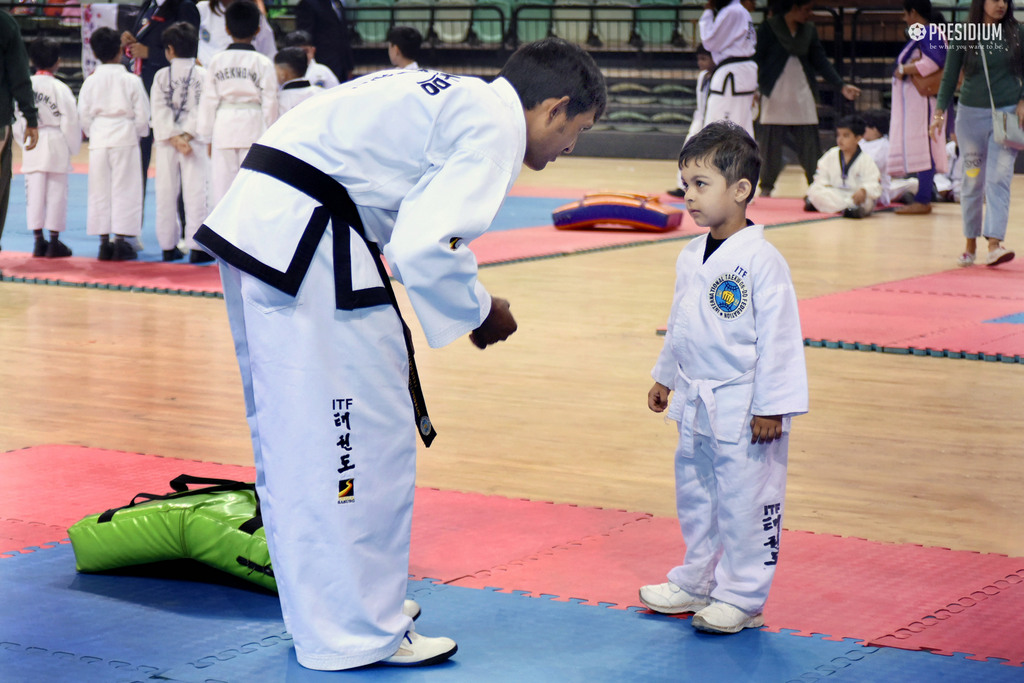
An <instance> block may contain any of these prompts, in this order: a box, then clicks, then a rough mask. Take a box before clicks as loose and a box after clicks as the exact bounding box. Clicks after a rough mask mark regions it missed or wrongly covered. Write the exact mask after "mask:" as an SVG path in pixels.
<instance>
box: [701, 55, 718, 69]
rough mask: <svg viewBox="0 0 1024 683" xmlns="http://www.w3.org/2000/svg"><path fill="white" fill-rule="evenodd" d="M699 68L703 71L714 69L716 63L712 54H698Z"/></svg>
mask: <svg viewBox="0 0 1024 683" xmlns="http://www.w3.org/2000/svg"><path fill="white" fill-rule="evenodd" d="M697 68H698V69H700V70H701V71H710V70H711V69H714V68H715V63H714V61H712V59H711V55H705V54H699V55H697Z"/></svg>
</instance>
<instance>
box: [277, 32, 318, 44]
mask: <svg viewBox="0 0 1024 683" xmlns="http://www.w3.org/2000/svg"><path fill="white" fill-rule="evenodd" d="M284 46H285V47H313V36H312V35H310V33H309V31H303V30H298V31H292V32H291V33H289V34H287V35H286V36H285V37H284Z"/></svg>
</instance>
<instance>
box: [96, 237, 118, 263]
mask: <svg viewBox="0 0 1024 683" xmlns="http://www.w3.org/2000/svg"><path fill="white" fill-rule="evenodd" d="M96 258H98V259H99V260H100V261H112V260H114V243H113V242H100V253H99V254H98V255H97V256H96Z"/></svg>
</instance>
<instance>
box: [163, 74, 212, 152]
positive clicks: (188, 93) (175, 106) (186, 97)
mask: <svg viewBox="0 0 1024 683" xmlns="http://www.w3.org/2000/svg"><path fill="white" fill-rule="evenodd" d="M205 77H206V69H204V68H203V67H202V66H200V65H198V64H196V60H194V59H173V60H171V64H170V66H165V67H164V68H162V69H160V70H159V71H157V72H156V76H154V77H153V88H152V90H150V93H149V95H150V105H151V106H150V109H151V111H152V115H153V139H154V140H170V139H171V138H173V137H175V136H177V135H181V134H182V133H188V134H189V135H191V136H192V137H193V138H194V139H196V140H198V141H200V142H209V140H208V139H204V138H203V137H202V136H200V135H199V125H198V124H199V98H200V94H201V93H202V91H203V79H204V78H205Z"/></svg>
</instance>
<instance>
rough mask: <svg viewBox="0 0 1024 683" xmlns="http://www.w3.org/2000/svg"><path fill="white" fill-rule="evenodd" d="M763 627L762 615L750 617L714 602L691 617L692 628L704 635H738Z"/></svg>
mask: <svg viewBox="0 0 1024 683" xmlns="http://www.w3.org/2000/svg"><path fill="white" fill-rule="evenodd" d="M760 626H764V615H762V614H754V615H750V614H747V613H746V612H744V611H743V610H741V609H740V608H739V607H734V606H733V605H730V604H729V603H727V602H720V601H717V600H716V601H715V602H713V603H711V604H710V605H708V606H707V607H705V608H704V609H702V610H701V611H699V612H697V613H696V614H694V615H693V627H694V628H695V629H697V630H698V631H704V632H705V633H738V632H740V631H742V630H743V629H745V628H758V627H760Z"/></svg>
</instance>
